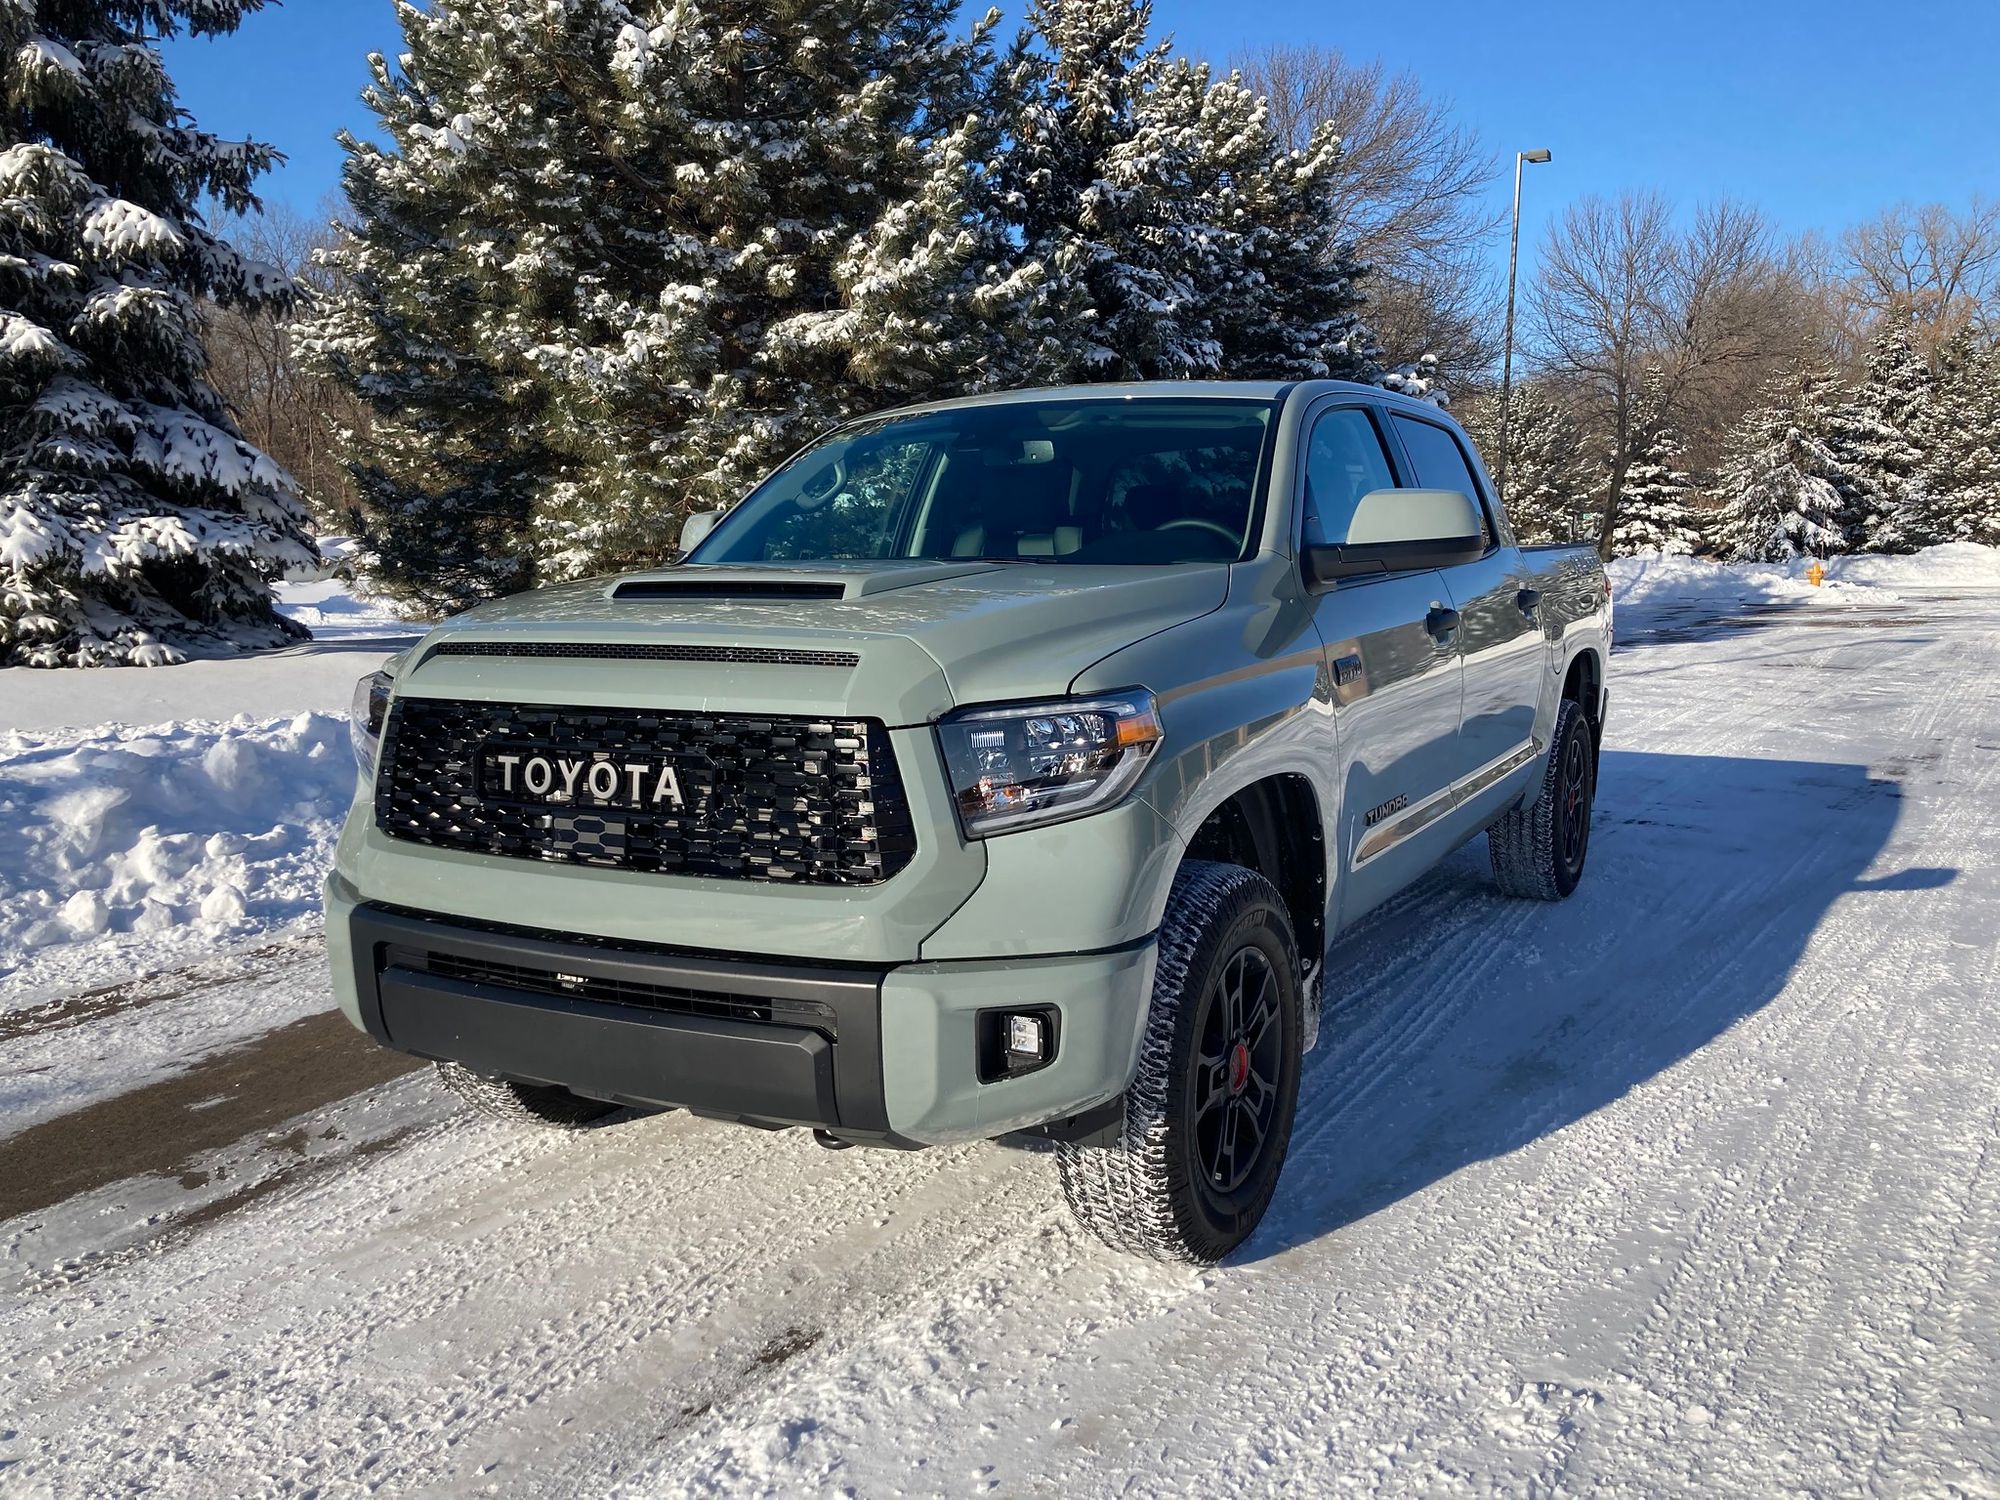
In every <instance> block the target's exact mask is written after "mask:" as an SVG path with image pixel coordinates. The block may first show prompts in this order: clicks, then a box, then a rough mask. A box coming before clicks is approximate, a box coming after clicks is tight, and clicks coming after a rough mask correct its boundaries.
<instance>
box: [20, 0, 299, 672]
mask: <svg viewBox="0 0 2000 1500" xmlns="http://www.w3.org/2000/svg"><path fill="white" fill-rule="evenodd" d="M260 3H261V0H147V3H145V4H138V5H135V4H131V3H124V0H67V3H64V4H61V5H50V4H44V5H41V6H36V5H32V4H22V3H19V0H14V3H11V4H0V57H4V58H5V59H6V61H5V75H6V86H5V90H4V98H0V111H4V115H0V118H4V120H5V128H4V130H0V142H4V146H0V665H8V664H19V663H25V664H28V665H31V666H58V665H63V664H75V665H84V666H100V665H117V664H128V663H129V664H135V665H141V666H152V665H157V664H160V663H164V662H172V661H178V660H181V659H182V657H183V655H184V653H185V651H186V650H187V649H188V648H190V647H216V646H238V647H240V646H252V645H270V644H274V643H276V642H278V641H281V640H284V639H286V638H287V637H288V636H297V635H302V634H303V633H304V632H303V631H302V630H301V629H300V628H299V627H298V626H296V625H293V624H291V623H290V622H289V621H287V620H284V619H283V618H281V617H280V616H278V615H277V614H276V613H275V612H274V611H273V609H272V607H271V591H270V585H269V580H270V579H271V578H272V577H274V576H275V575H276V574H278V573H279V572H280V571H282V570H283V569H284V568H285V567H286V566H288V565H291V564H295V563H304V562H307V561H310V560H311V558H312V557H313V548H312V542H311V539H310V537H309V535H308V532H307V522H306V518H305V514H304V511H303V509H302V507H301V506H300V504H299V501H298V497H297V495H296V493H295V491H294V489H293V486H292V482H291V480H290V479H289V478H288V477H287V476H286V475H285V473H284V472H283V471H282V470H281V469H280V468H279V467H278V465H276V464H275V463H273V462H272V461H271V460H270V459H269V458H268V457H266V456H265V455H264V454H263V453H261V452H259V451H258V450H257V449H255V448H253V447H252V446H251V445H249V444H248V443H246V442H244V441H243V440H242V438H241V437H240V436H239V435H238V434H237V431H236V429H235V428H234V427H233V426H232V424H231V422H230V418H229V414H228V412H227V411H226V410H225V409H224V405H223V402H222V399H221V398H220V397H219V396H218V395H217V394H216V392H215V390H214V388H213V387H212V386H211V385H210V383H209V381H208V378H207V362H206V358H205V356H204V354H203V350H202V345H201V338H200V334H201V326H202V323H201V319H202V312H201V309H202V304H203V301H204V299H212V300H213V301H215V302H217V303H221V304H224V305H229V306H236V307H243V308H250V307H255V306H257V305H259V304H270V303H275V302H280V301H282V300H283V299H285V298H286V297H288V296H289V295H290V286H289V284H288V282H287V281H286V279H285V278H284V276H283V275H282V274H281V273H279V272H278V271H276V270H275V269H273V268H272V267H269V266H266V265H261V264H256V263H253V262H251V261H249V260H247V259H246V258H245V257H243V256H241V255H239V254H238V253H237V252H236V251H235V250H233V249H231V248H230V246H229V245H227V244H225V243H224V242H223V241H222V240H220V239H219V238H217V237H216V236H215V235H213V234H211V233H210V232H209V231H208V230H207V229H206V228H205V227H204V226H203V223H202V220H201V218H200V216H199V214H198V213H197V212H196V204H197V202H198V200H200V199H201V198H203V197H204V196H212V197H213V198H215V199H216V200H218V201H220V202H221V203H222V204H223V205H224V206H225V207H226V208H227V209H228V210H230V211H232V212H238V213H240V212H243V211H246V210H248V209H250V208H253V207H254V206H255V203H256V199H255V197H254V195H253V193H252V191H251V186H252V184H253V183H254V182H255V181H256V179H257V177H258V176H259V175H260V174H261V173H262V172H264V171H265V170H266V169H267V168H269V167H270V165H271V164H272V162H273V160H274V156H273V153H272V152H271V150H270V148H269V147H266V146H261V145H258V144H256V143H254V142H226V141H221V140H218V139H217V138H216V137H214V136H213V135H210V134H208V133H207V132H205V131H202V130H199V129H197V128H196V127H195V125H194V123H193V121H191V120H190V119H189V118H188V116H187V115H186V113H185V112H184V111H182V110H181V109H180V108H179V106H178V105H177V104H176V103H175V101H174V91H173V85H172V83H171V82H170V81H169V79H168V77H167V74H166V70H165V68H164V66H163V65H162V63H161V60H160V55H159V53H158V51H157V50H156V48H155V45H154V44H155V43H156V42H157V41H158V39H159V38H160V37H161V36H162V35H163V34H172V33H174V32H177V31H179V30H182V29H186V30H189V31H192V32H195V33H206V34H222V33H227V32H230V31H233V30H235V28H236V27H237V25H238V24H239V23H240V22H241V20H242V19H243V16H244V15H245V13H247V12H249V11H251V10H254V9H256V8H257V6H258V5H259V4H260Z"/></svg>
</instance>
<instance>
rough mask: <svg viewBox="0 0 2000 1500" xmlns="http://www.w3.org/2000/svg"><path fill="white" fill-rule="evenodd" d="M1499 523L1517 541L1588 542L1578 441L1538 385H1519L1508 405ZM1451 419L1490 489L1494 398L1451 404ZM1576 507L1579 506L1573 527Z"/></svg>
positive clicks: (1588, 512)
mask: <svg viewBox="0 0 2000 1500" xmlns="http://www.w3.org/2000/svg"><path fill="white" fill-rule="evenodd" d="M1508 405H1509V406H1511V407H1512V408H1513V410H1512V412H1511V413H1510V414H1509V417H1508V421H1507V493H1506V495H1505V496H1504V497H1503V498H1504V499H1505V501H1506V504H1507V518H1508V519H1509V520H1510V521H1512V522H1513V523H1514V530H1515V532H1516V534H1517V535H1519V537H1520V539H1521V540H1522V541H1524V542H1530V543H1533V542H1557V541H1567V540H1569V539H1570V537H1571V535H1572V534H1574V535H1577V536H1594V535H1596V532H1595V531H1594V530H1593V527H1594V526H1595V524H1596V511H1595V509H1594V507H1593V506H1592V505H1591V504H1590V503H1589V502H1590V497H1589V495H1588V493H1587V491H1588V489H1589V482H1588V480H1587V479H1586V478H1585V475H1584V472H1583V468H1584V464H1583V434H1582V432H1581V431H1580V430H1579V429H1578V427H1577V425H1576V419H1575V418H1574V417H1572V416H1571V415H1570V411H1569V407H1568V406H1567V405H1566V404H1564V402H1563V401H1562V400H1561V399H1560V398H1559V397H1558V396H1557V395H1556V393H1555V392H1553V391H1552V390H1550V389H1549V388H1548V387H1547V386H1546V385H1545V384H1544V383H1543V382H1542V381H1539V380H1526V381H1523V382H1521V383H1520V384H1519V385H1517V386H1515V387H1514V389H1513V391H1512V393H1511V395H1510V396H1509V399H1508ZM1452 414H1453V415H1454V416H1456V417H1457V418H1458V419H1459V421H1460V422H1461V423H1463V424H1464V426H1465V430H1466V432H1467V433H1468V434H1470V435H1471V437H1472V440H1473V442H1474V443H1476V444H1477V445H1478V447H1479V451H1480V453H1481V455H1482V456H1483V457H1484V458H1485V459H1486V467H1487V470H1488V472H1489V473H1491V474H1492V475H1493V476H1494V478H1495V480H1496V482H1497V481H1498V478H1499V475H1500V395H1499V392H1497V391H1489V392H1484V393H1482V394H1481V395H1479V396H1477V397H1475V398H1474V399H1472V400H1470V401H1466V402H1463V403H1454V404H1453V406H1452ZM1579 507H1582V521H1581V528H1582V529H1580V530H1579V529H1577V528H1578V526H1579V521H1578V514H1579Z"/></svg>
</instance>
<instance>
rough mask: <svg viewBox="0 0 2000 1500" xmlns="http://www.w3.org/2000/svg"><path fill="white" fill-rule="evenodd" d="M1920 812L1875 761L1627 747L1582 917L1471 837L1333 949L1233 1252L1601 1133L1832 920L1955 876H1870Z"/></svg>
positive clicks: (1774, 984)
mask: <svg viewBox="0 0 2000 1500" xmlns="http://www.w3.org/2000/svg"><path fill="white" fill-rule="evenodd" d="M1900 795H1901V794H1900V789H1899V786H1898V784H1897V783H1896V782H1894V781H1887V780H1882V779H1878V778H1874V777H1871V776H1870V775H1869V774H1868V771H1867V769H1866V768H1864V767H1861V766H1853V765H1828V764H1817V763H1813V762H1805V761H1777V760H1747V759H1735V758H1724V757H1713V756H1697V755H1659V754H1649V753H1641V752H1631V751H1607V752H1606V753H1605V755H1604V759H1603V768H1602V774H1601V778H1600V792H1599V797H1598V804H1597V816H1596V819H1595V822H1594V824H1593V828H1592V846H1591V854H1590V868H1589V869H1588V870H1587V871H1586V873H1585V875H1584V880H1583V885H1582V886H1581V887H1580V888H1579V889H1578V891H1577V893H1576V894H1575V895H1574V896H1573V897H1571V898H1570V899H1569V900H1568V901H1566V902H1562V903H1559V904H1552V905H1544V904H1541V903H1537V902H1515V901H1510V900H1508V899H1506V898H1504V897H1502V896H1501V895H1499V894H1498V892H1496V891H1495V890H1494V889H1493V887H1492V884H1491V881H1490V879H1489V878H1488V876H1487V873H1486V849H1485V841H1484V840H1483V839H1476V840H1474V841H1473V843H1471V844H1470V845H1468V846H1467V847H1466V848H1465V849H1464V850H1461V851H1460V852H1459V853H1458V854H1456V855H1454V856H1453V857H1452V858H1451V859H1450V860H1448V861H1446V863H1445V864H1443V865H1442V866H1440V867H1439V868H1438V869H1437V870H1436V871H1434V872H1432V873H1431V874H1430V875H1429V876H1427V877H1425V878H1424V879H1423V880H1421V881H1419V882H1417V883H1416V884H1415V885H1413V886H1412V887H1410V888H1409V889H1408V890H1406V891H1404V892H1403V893H1402V894H1401V895H1399V896H1397V897H1396V898H1394V899H1392V900H1391V901H1390V902H1389V903H1388V904H1387V905H1385V906H1384V907H1382V908H1381V909H1379V910H1377V911H1376V912H1373V913H1371V914H1370V915H1369V916H1368V917H1367V918H1365V919H1364V920H1363V921H1362V922H1361V923H1360V924H1358V925H1357V926H1356V927H1355V928H1354V929H1353V930H1352V931H1351V932H1349V933H1347V934H1346V935H1345V936H1343V938H1342V939H1341V940H1340V941H1339V942H1338V943H1337V944H1336V945H1335V946H1334V949H1333V951H1332V953H1331V954H1330V955H1329V958H1328V965H1327V975H1326V990H1325V994H1326V1009H1325V1014H1324V1019H1323V1021H1322V1025H1321V1028H1320V1040H1319V1046H1318V1048H1317V1050H1316V1051H1315V1052H1314V1053H1313V1054H1312V1055H1311V1056H1309V1057H1308V1058H1307V1059H1306V1072H1305V1078H1304V1082H1303V1087H1302V1097H1301V1099H1300V1104H1299V1115H1298V1124H1297V1127H1296V1128H1295V1131H1294V1135H1293V1144H1292V1155H1291V1158H1290V1159H1289V1160H1288V1162H1287V1164H1286V1167H1285V1175H1284V1178H1283V1181H1282V1182H1281V1183H1280V1185H1279V1190H1278V1198H1277V1201H1276V1202H1275V1203H1274V1204H1273V1205H1272V1208H1271V1211H1270V1214H1269V1215H1268V1217H1267V1218H1266V1220H1265V1222H1264V1224H1263V1226H1262V1227H1261V1228H1260V1229H1259V1230H1258V1232H1257V1234H1256V1235H1255V1236H1254V1237H1253V1238H1252V1239H1251V1240H1250V1242H1249V1243H1248V1244H1247V1245H1246V1246H1245V1247H1244V1249H1243V1251H1242V1252H1239V1255H1238V1257H1236V1258H1237V1259H1239V1260H1256V1259H1261V1258H1263V1257H1266V1256H1270V1255H1274V1254H1277V1253H1279V1252H1281V1251H1283V1250H1285V1249H1287V1248H1289V1247H1291V1246H1294V1245H1298V1244H1301V1243H1304V1242H1307V1241H1310V1240H1313V1239H1316V1238H1318V1237H1320V1236H1322V1235H1325V1234H1328V1233H1331V1232H1332V1231H1335V1230H1337V1229H1339V1228H1340V1227H1341V1226H1342V1225H1345V1224H1348V1223H1351V1222H1353V1221H1355V1220H1357V1219H1361V1218H1364V1217H1366V1216H1367V1215H1369V1214H1371V1213H1373V1212H1375V1211H1376V1210H1378V1209H1381V1208H1383V1207H1384V1206H1386V1205H1388V1204H1391V1203H1394V1202H1396V1201H1397V1200H1399V1199H1401V1198H1404V1197H1407V1196H1409V1195H1410V1194H1412V1193H1416V1192H1419V1191H1421V1190H1422V1189H1424V1188H1425V1187H1428V1186H1429V1185H1430V1184H1432V1183H1434V1182H1437V1181H1439V1180H1441V1179H1442V1178H1444V1177H1447V1176H1449V1175H1450V1174H1451V1173H1453V1172H1455V1171H1457V1170H1459V1169H1460V1168H1462V1167H1465V1166H1468V1165H1470V1164H1472V1163H1475V1162H1480V1161H1484V1160H1487V1159H1489V1158H1492V1157H1496V1156H1500V1155H1502V1154H1504V1153H1507V1152H1510V1151H1513V1150H1516V1149H1518V1148H1519V1147H1522V1146H1525V1145H1528V1144H1529V1143H1530V1142H1533V1141H1536V1140H1538V1139H1540V1138H1542V1137H1544V1136H1547V1135H1550V1134H1552V1133H1554V1132H1555V1131H1558V1130H1561V1129H1562V1128H1563V1127H1564V1126H1566V1125H1568V1124H1570V1123H1572V1122H1573V1121H1576V1120H1579V1119H1582V1118H1583V1117H1584V1116H1586V1115H1588V1114H1590V1113H1592V1112H1593V1111H1595V1110H1597V1109H1600V1108H1602V1107H1603V1106H1604V1105H1606V1104H1609V1103H1611V1102H1612V1101H1613V1100H1616V1099H1618V1098H1619V1097H1621V1096H1622V1095H1624V1094H1625V1093H1627V1092H1628V1091H1630V1090H1631V1089H1633V1088H1634V1087H1636V1086H1638V1085H1640V1084H1643V1083H1644V1082H1645V1081H1646V1080H1648V1079H1650V1078H1652V1077H1654V1076H1655V1075H1656V1074H1658V1073H1660V1072H1662V1071H1663V1070H1665V1069H1667V1068H1669V1067H1671V1066H1673V1064H1675V1063H1677V1062H1679V1061H1680V1060H1681V1059H1682V1058H1685V1057H1687V1056H1689V1055H1690V1054H1691V1053H1693V1052H1695V1051H1697V1050H1698V1049H1700V1048H1701V1047H1703V1046H1704V1045H1706V1044H1707V1043H1709V1042H1710V1041H1712V1040H1713V1039H1714V1038H1716V1037H1718V1036H1720V1035H1721V1034H1722V1033H1723V1032H1725V1031H1727V1030H1728V1029H1729V1028H1730V1027H1731V1026H1732V1025H1734V1024H1735V1023H1736V1022H1737V1021H1739V1020H1741V1019H1742V1018H1743V1017H1745V1016H1748V1015H1750V1014H1752V1013H1753V1012H1755V1011H1757V1010H1758V1009H1759V1008H1761V1007H1762V1006H1764V1005H1766V1004H1768V1003H1769V1002H1770V1001H1771V999H1772V998H1773V997H1774V996H1776V995H1777V994H1778V993H1779V992H1780V991H1781V990H1782V989H1783V988H1784V986H1785V984H1786V981H1787V979H1788V978H1789V977H1790V975H1791V973H1792V971H1793V968H1794V967H1795V965H1796V964H1797V963H1798V961H1799V959H1800V957H1801V955H1802V954H1803V953H1804V951H1805V949H1806V946H1807V944H1808V943H1809V942H1810V941H1811V940H1812V936H1813V934H1814V932H1815V931H1817V930H1818V928H1819V926H1820V924H1821V923H1822V922H1823V921H1825V920H1826V918H1827V915H1828V913H1829V911H1830V910H1831V908H1832V907H1833V906H1834V905H1835V903H1837V902H1839V901H1841V900H1842V899H1843V898H1849V899H1851V900H1854V901H1859V902H1868V901H1871V900H1878V899H1880V896H1879V893H1883V892H1895V891H1911V890H1927V889H1931V888H1934V887H1936V886H1940V885H1944V884H1947V883H1949V882H1950V881H1951V880H1953V879H1954V878H1955V877H1956V876H1957V874H1958V872H1957V871H1955V870H1938V869H1908V870H1902V871H1895V872H1890V873H1887V874H1883V875H1879V876H1876V877H1873V878H1864V875H1865V872H1866V871H1867V870H1868V868H1869V866H1870V865H1871V864H1872V863H1873V862H1874V860H1875V858H1876V856H1877V855H1878V854H1879V853H1880V852H1881V850H1882V849H1883V848H1884V846H1885V845H1886V844H1887V843H1888V841H1889V837H1890V833H1891V831H1892V830H1893V828H1894V826H1895V823H1896V817H1897V811H1898V804H1899V799H1900ZM1858 910H1860V911H1862V912H1865V911H1866V907H1865V906H1863V907H1861V908H1858Z"/></svg>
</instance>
